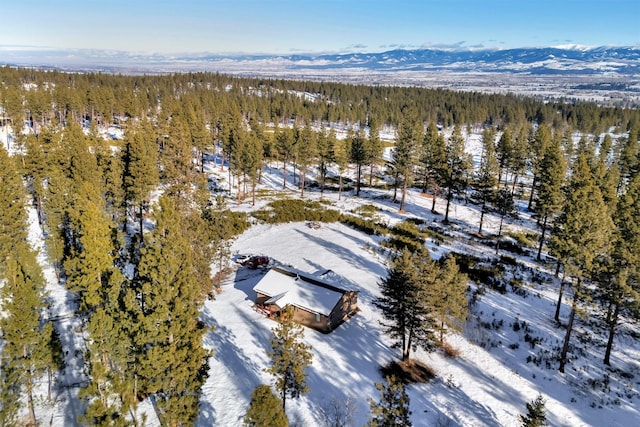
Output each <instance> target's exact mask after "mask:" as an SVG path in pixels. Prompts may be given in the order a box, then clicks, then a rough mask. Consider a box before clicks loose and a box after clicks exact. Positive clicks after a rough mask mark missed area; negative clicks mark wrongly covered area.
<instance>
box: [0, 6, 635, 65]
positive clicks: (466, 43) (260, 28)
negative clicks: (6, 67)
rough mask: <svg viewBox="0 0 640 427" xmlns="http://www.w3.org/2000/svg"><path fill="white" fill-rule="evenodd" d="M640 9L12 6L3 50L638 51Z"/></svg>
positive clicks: (0, 26) (2, 29)
mask: <svg viewBox="0 0 640 427" xmlns="http://www.w3.org/2000/svg"><path fill="white" fill-rule="evenodd" d="M639 24H640V1H639V0H553V1H551V0H387V1H383V0H314V1H312V0H209V1H206V0H182V1H179V0H173V1H167V0H101V1H94V0H84V1H69V0H20V1H16V0H13V1H12V0H9V1H7V2H5V4H3V7H2V22H0V45H2V46H37V47H52V48H96V49H113V50H122V51H133V52H145V53H152V52H156V53H164V54H166V53H182V52H213V53H282V54H287V53H319V52H347V51H349V52H353V51H363V52H364V51H366V52H379V51H383V50H389V49H394V48H419V47H455V46H458V47H467V48H471V47H487V48H489V47H491V48H493V47H498V48H511V47H535V46H556V45H566V44H580V45H588V46H600V45H618V46H640V25H639Z"/></svg>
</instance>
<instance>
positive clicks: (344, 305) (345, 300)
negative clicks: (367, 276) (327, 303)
mask: <svg viewBox="0 0 640 427" xmlns="http://www.w3.org/2000/svg"><path fill="white" fill-rule="evenodd" d="M357 310H358V293H357V292H355V291H347V292H345V293H344V294H343V295H342V298H340V301H338V303H337V304H336V306H335V307H333V310H331V314H330V315H329V319H330V321H329V326H330V328H331V329H335V328H337V327H338V325H339V324H340V323H341V322H342V321H343V320H345V319H346V318H347V317H348V316H349V315H351V314H353V313H355V312H356V311H357Z"/></svg>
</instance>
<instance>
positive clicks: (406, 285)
mask: <svg viewBox="0 0 640 427" xmlns="http://www.w3.org/2000/svg"><path fill="white" fill-rule="evenodd" d="M387 272H388V275H387V277H386V278H385V279H383V280H382V282H380V291H381V293H382V296H381V297H380V298H377V299H376V300H375V301H374V305H375V306H376V307H377V308H378V309H380V310H381V311H382V315H383V317H384V319H385V321H384V322H382V325H383V326H384V330H385V332H386V333H387V334H389V336H390V337H391V339H392V340H393V341H394V344H393V347H396V348H400V350H401V352H402V360H403V361H404V360H407V359H409V356H410V354H411V350H412V349H414V348H415V347H421V348H423V349H425V350H427V351H431V350H433V349H434V346H433V342H434V339H433V338H434V334H433V331H434V327H435V323H434V319H433V318H432V317H431V316H430V308H429V305H428V300H427V293H428V292H429V291H428V286H430V285H432V284H434V283H435V280H436V277H437V269H436V268H435V263H434V262H433V261H432V260H431V257H430V256H429V254H428V253H426V250H423V251H422V252H421V253H419V254H412V253H410V252H409V251H408V250H406V249H405V250H403V251H402V252H401V253H400V254H399V255H398V256H396V257H395V258H393V260H392V261H391V265H390V266H389V268H388V269H387Z"/></svg>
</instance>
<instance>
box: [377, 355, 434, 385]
mask: <svg viewBox="0 0 640 427" xmlns="http://www.w3.org/2000/svg"><path fill="white" fill-rule="evenodd" d="M380 373H381V374H382V375H383V376H385V377H386V376H391V375H394V376H395V377H396V378H398V379H400V380H401V381H402V382H403V383H404V384H412V383H426V382H428V381H429V380H431V379H433V378H435V376H436V373H435V372H434V370H433V369H431V368H430V367H429V366H427V365H425V364H424V363H422V362H420V361H418V360H414V359H409V360H404V361H401V362H395V361H394V362H391V363H389V364H388V365H386V366H383V367H382V368H380Z"/></svg>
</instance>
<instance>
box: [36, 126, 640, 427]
mask: <svg viewBox="0 0 640 427" xmlns="http://www.w3.org/2000/svg"><path fill="white" fill-rule="evenodd" d="M478 141H479V135H473V136H472V137H471V138H469V149H470V150H472V149H473V151H476V150H477V147H478ZM472 147H476V148H472ZM206 166H207V167H206V169H205V170H206V171H207V173H208V174H210V175H215V176H217V177H218V178H219V179H221V180H225V179H227V178H228V174H227V172H226V170H224V171H221V170H220V169H219V167H214V166H213V165H206ZM272 166H273V167H272V168H265V171H264V176H263V184H261V185H262V188H263V189H265V188H266V189H273V190H274V191H273V192H272V193H274V194H275V193H278V194H280V193H282V191H281V190H280V189H281V187H282V169H281V166H282V165H281V164H280V165H276V164H275V163H274V164H273V165H272ZM287 176H288V179H289V182H288V190H286V192H288V193H290V195H291V196H294V197H298V195H299V191H295V188H296V186H295V185H294V183H293V182H292V181H291V180H292V179H293V174H292V171H291V170H289V172H288V175H287ZM222 186H223V187H224V188H227V187H228V185H227V184H224V185H222ZM391 191H392V190H391V189H389V190H366V189H365V190H364V191H363V192H362V195H361V197H355V196H354V195H353V193H348V192H347V193H344V194H343V195H342V198H341V200H338V196H337V194H336V193H330V192H325V195H324V199H325V200H326V201H328V202H330V203H331V204H333V206H334V208H336V209H341V210H343V211H352V210H353V209H355V208H357V207H358V206H361V205H375V206H377V207H378V208H379V211H378V213H377V216H378V218H379V219H381V220H382V221H383V222H388V223H390V224H393V223H395V222H398V221H400V220H402V219H405V218H407V217H410V216H416V217H420V218H422V219H424V220H425V221H426V223H427V224H433V225H435V226H441V224H440V221H441V220H442V215H434V214H432V213H431V212H430V208H431V202H432V200H431V198H430V197H424V196H423V195H422V194H420V193H419V192H416V191H410V192H409V194H408V196H407V204H406V206H405V210H406V213H402V214H400V213H398V205H397V204H394V203H392V202H391V201H390V197H389V196H390V194H391ZM305 195H306V197H307V198H319V193H318V192H317V191H311V190H307V191H305ZM249 200H250V198H249V197H247V202H246V203H244V204H243V205H241V206H237V205H235V197H234V195H233V194H232V195H231V197H230V198H229V205H230V206H231V207H232V208H233V209H238V210H250V209H252V207H251V206H250V204H249ZM265 203H266V201H265V200H264V199H261V200H259V205H264V204H265ZM437 210H438V211H439V212H441V213H443V212H444V200H440V201H438V204H437ZM478 218H479V212H478V209H477V207H476V206H473V205H471V204H465V202H464V201H463V200H460V201H456V202H455V203H454V204H453V205H452V208H451V212H450V219H451V221H452V224H451V225H450V226H447V228H446V230H447V231H448V232H449V233H451V234H452V235H456V236H457V238H456V239H455V240H454V239H452V240H447V241H445V242H444V243H442V244H438V243H436V242H435V241H429V243H428V245H429V248H430V250H431V251H432V254H433V256H434V257H440V256H441V255H443V254H445V253H447V252H449V251H451V250H454V251H456V252H464V253H472V254H474V255H476V256H483V257H492V256H494V250H493V249H492V248H491V247H488V246H486V245H484V244H483V243H482V242H480V241H478V240H477V239H474V238H473V237H472V236H471V235H469V234H468V233H467V232H468V231H475V230H476V229H477V223H478ZM30 221H31V231H30V239H31V242H32V244H33V245H34V247H35V248H36V249H38V250H40V251H41V257H40V261H41V263H42V265H43V268H44V269H45V276H46V278H47V289H48V291H49V294H50V298H51V303H52V307H51V310H50V315H51V316H52V317H53V316H57V317H58V319H59V320H57V321H56V327H57V328H58V330H59V331H60V333H61V336H62V340H63V342H64V344H65V348H66V349H67V354H66V360H67V368H66V369H65V372H64V373H63V375H62V376H61V378H60V383H61V384H60V388H59V390H61V392H60V393H59V395H60V398H59V401H58V402H57V403H56V404H55V405H53V407H51V408H49V407H47V406H45V405H42V406H41V407H40V410H39V419H40V420H41V422H42V423H43V424H44V423H49V424H50V425H53V426H56V427H58V426H68V425H75V424H76V416H77V415H78V413H79V411H81V410H82V407H81V405H80V403H79V402H78V399H77V391H78V384H79V383H81V382H82V381H84V380H86V378H85V376H84V374H83V373H82V370H81V360H82V359H81V354H80V353H77V351H80V352H81V351H82V350H83V343H82V337H81V335H80V334H79V332H78V331H79V328H78V325H77V320H75V319H74V317H73V316H71V315H70V314H71V313H72V312H73V309H74V304H75V302H74V299H73V298H72V296H71V295H69V294H68V293H67V292H66V291H65V290H64V287H63V286H62V285H60V284H58V282H57V280H56V277H55V273H54V271H53V269H52V268H51V266H50V265H49V264H48V262H47V260H46V259H45V258H44V257H43V255H42V251H43V243H42V242H43V240H42V237H43V236H42V232H41V231H40V230H39V227H38V225H37V220H36V218H35V214H34V212H33V211H30ZM485 221H486V222H485V227H484V230H485V233H486V234H488V235H491V234H492V233H496V232H497V227H498V219H497V218H495V217H492V216H489V217H488V218H486V220H485ZM534 228H535V222H534V221H532V220H531V218H530V217H529V215H528V214H527V213H526V212H525V211H524V209H521V216H520V219H518V220H516V221H513V222H510V223H508V224H507V226H506V229H507V230H513V231H518V230H524V229H534ZM380 239H381V238H380V237H377V236H368V235H366V234H364V233H361V232H359V231H355V230H354V229H351V228H349V227H347V226H345V225H342V224H340V223H331V224H322V226H321V227H320V228H319V229H312V228H310V227H308V226H307V225H306V224H304V223H288V224H282V225H264V224H258V225H254V226H253V227H252V228H251V229H250V230H248V231H247V232H245V233H244V234H242V235H241V236H239V238H238V239H237V240H236V242H235V244H234V246H233V250H234V251H235V252H237V253H238V254H264V255H268V256H269V257H271V258H272V259H273V260H274V261H275V262H277V263H281V264H284V265H290V266H292V267H295V268H297V269H299V270H302V271H305V272H309V273H317V272H324V271H326V270H328V269H331V270H333V272H334V273H335V277H337V278H339V279H340V280H342V281H344V283H345V284H346V285H348V286H349V287H350V288H354V289H357V290H358V291H359V295H358V305H359V308H360V311H359V312H358V313H357V314H356V315H355V316H353V317H352V318H351V319H349V320H348V321H347V322H345V323H344V324H342V325H341V326H340V327H338V328H337V329H336V330H335V331H333V332H332V333H330V334H322V333H319V332H316V331H314V330H311V329H305V341H306V342H307V343H308V344H310V345H311V346H312V348H313V355H314V358H313V364H312V366H311V367H310V368H309V370H308V374H309V377H308V383H309V388H310V393H309V394H308V395H305V396H303V397H302V398H300V399H298V400H290V401H288V402H287V414H288V416H289V420H290V421H291V423H292V425H298V426H323V425H325V421H326V417H325V416H324V415H323V413H324V412H323V411H329V412H331V408H335V407H336V405H337V406H338V407H340V406H341V405H342V406H343V407H344V406H345V405H346V402H348V403H349V406H350V407H351V408H352V415H353V419H352V422H351V424H350V425H353V426H361V425H363V424H364V423H365V422H366V421H367V419H368V416H369V404H368V401H367V399H368V398H373V399H376V400H377V398H378V391H377V390H376V389H375V386H374V383H375V382H380V381H382V377H381V375H380V373H379V371H378V369H379V367H380V366H381V365H384V364H386V363H388V362H389V361H392V360H394V359H397V358H399V353H398V351H397V350H394V349H391V348H390V344H391V343H390V340H389V339H388V337H386V336H385V335H384V334H383V333H382V328H381V325H380V320H381V316H380V313H379V312H378V311H377V309H376V308H375V307H374V305H373V300H374V299H375V298H376V297H377V296H379V288H378V283H379V281H380V280H381V278H382V277H383V276H384V275H385V273H386V264H385V262H386V252H385V250H383V249H382V248H381V247H380ZM509 255H512V256H514V257H516V256H515V255H513V254H509ZM516 258H517V259H518V260H519V261H520V263H521V264H523V265H525V266H528V267H531V269H529V270H524V269H523V270H519V271H517V272H516V271H515V270H509V269H507V273H506V274H510V275H517V276H518V277H520V278H521V279H522V282H523V289H524V291H520V292H518V293H517V294H516V293H514V292H511V291H509V292H507V293H506V294H500V293H497V292H495V291H491V290H488V291H487V292H486V293H485V294H484V295H482V296H481V297H480V300H479V301H478V302H477V303H475V305H474V306H473V308H472V314H471V316H470V318H469V321H468V323H467V325H466V328H465V331H464V333H462V334H459V335H451V336H448V337H447V341H448V342H449V343H450V344H451V345H452V346H453V347H454V348H456V349H458V350H459V351H460V355H459V356H458V357H456V358H448V357H445V356H444V355H443V354H442V353H440V352H434V353H425V352H422V351H417V352H415V353H414V354H413V356H414V357H415V358H417V359H419V360H421V361H422V362H424V363H426V364H427V365H429V366H430V367H431V368H433V370H434V371H435V372H436V378H435V379H434V380H432V381H431V382H429V383H426V384H414V385H409V386H408V393H409V396H410V398H411V410H412V412H413V414H412V421H413V424H414V425H415V426H433V425H439V426H515V425H519V420H518V415H519V414H521V413H525V412H526V403H527V402H530V401H532V400H533V399H535V397H536V396H537V394H538V393H541V394H542V395H543V397H544V398H545V400H546V409H547V415H548V420H549V424H550V425H553V426H620V427H622V426H625V427H626V426H635V425H640V410H639V409H638V408H639V407H640V405H639V402H640V391H639V390H640V345H639V344H638V341H637V339H633V338H632V337H631V332H632V331H633V330H637V324H629V323H625V324H623V325H622V326H621V328H620V332H619V334H618V338H617V340H616V342H615V347H614V353H613V357H612V368H610V369H608V368H605V367H604V365H603V364H602V356H603V352H604V342H605V339H606V334H605V331H604V330H603V329H602V328H601V327H600V326H596V325H594V324H588V323H587V322H588V321H587V320H586V319H585V320H583V321H579V322H578V325H577V326H576V329H575V333H574V335H573V338H572V344H573V348H572V351H571V352H570V356H571V359H570V363H569V365H568V367H567V372H566V373H565V374H560V373H559V372H558V370H557V362H556V360H555V356H556V355H557V350H558V347H559V345H560V343H561V342H562V338H563V336H564V328H562V327H558V326H557V325H556V324H555V322H554V320H553V314H554V310H555V302H556V298H557V291H558V285H559V281H558V279H556V278H555V277H553V274H552V273H553V272H549V271H547V270H545V269H544V268H543V266H540V265H538V264H537V263H535V262H534V261H533V260H532V258H530V257H523V256H517V257H516ZM262 274H264V270H260V269H258V270H249V269H246V268H244V267H240V266H237V268H236V270H235V271H234V273H233V274H232V275H231V276H230V277H228V279H227V280H226V281H225V283H224V285H223V290H222V292H221V293H220V294H219V295H217V296H216V299H215V300H213V301H207V302H206V304H205V306H204V307H203V309H202V313H201V318H202V320H203V321H204V322H206V323H207V324H208V325H210V326H213V327H214V328H215V329H214V330H212V331H211V332H209V333H207V334H206V336H205V340H204V345H205V347H206V348H209V349H211V350H213V356H212V357H211V358H210V360H209V365H210V370H209V378H208V380H207V382H206V383H205V385H204V388H203V395H202V397H201V401H200V414H199V417H198V419H197V422H196V425H197V426H202V427H204V426H212V425H216V426H238V425H242V418H243V417H244V413H245V411H246V409H247V406H248V404H249V398H250V394H251V392H252V391H253V389H254V388H255V387H256V386H257V385H259V384H262V383H265V384H270V383H271V380H272V378H271V377H270V376H269V375H268V374H267V373H265V372H264V369H265V368H266V367H268V365H269V359H268V356H267V354H266V351H267V350H268V346H269V338H270V336H271V328H273V327H274V326H275V323H274V322H273V321H272V320H269V319H267V318H265V317H264V316H262V315H261V314H259V313H258V312H256V311H255V310H254V308H253V300H254V297H255V294H254V292H253V291H252V288H253V286H254V285H255V283H257V281H258V280H259V279H260V277H261V276H262ZM472 288H474V289H475V286H472ZM565 303H566V302H565ZM567 314H568V308H567V307H566V304H565V306H563V310H562V311H561V317H562V319H563V320H565V319H566V317H567ZM587 324H588V326H586V325H587ZM516 325H517V326H516ZM636 336H637V335H636ZM532 342H533V344H531V343H532ZM143 412H145V413H147V414H148V415H149V421H148V423H147V425H148V426H156V425H158V423H157V419H156V418H155V417H154V416H153V409H152V408H151V407H150V405H149V404H148V403H147V402H145V404H144V405H141V408H140V413H143Z"/></svg>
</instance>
